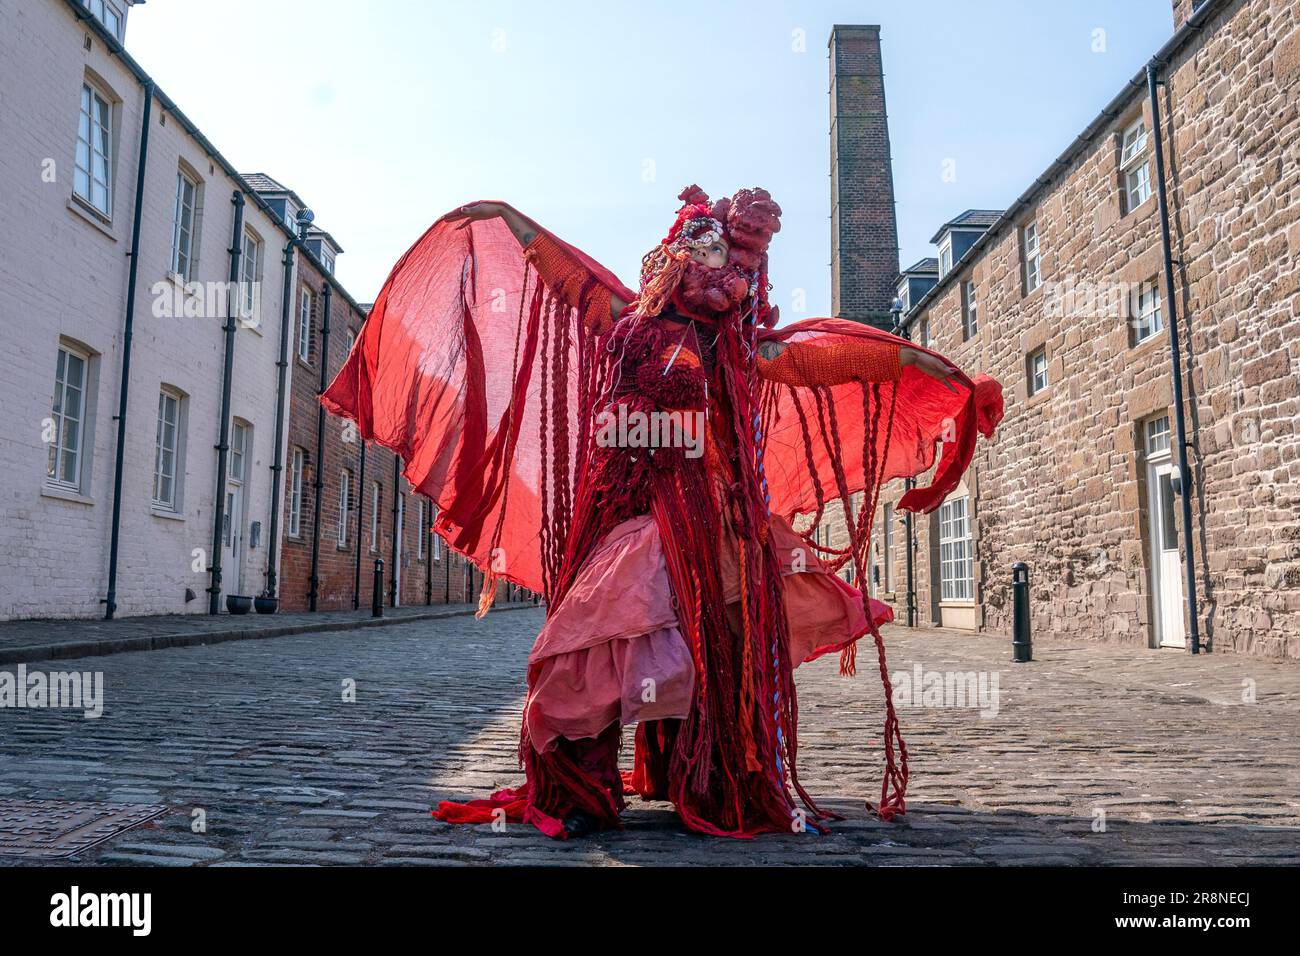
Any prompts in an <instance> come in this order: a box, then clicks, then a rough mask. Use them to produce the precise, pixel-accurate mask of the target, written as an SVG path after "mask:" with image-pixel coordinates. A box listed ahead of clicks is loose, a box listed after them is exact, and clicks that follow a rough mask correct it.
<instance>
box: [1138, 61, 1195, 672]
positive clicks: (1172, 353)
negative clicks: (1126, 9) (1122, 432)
mask: <svg viewBox="0 0 1300 956" xmlns="http://www.w3.org/2000/svg"><path fill="white" fill-rule="evenodd" d="M1158 73H1159V66H1158V65H1157V62H1156V61H1155V60H1152V61H1151V62H1150V63H1148V64H1147V91H1148V92H1149V93H1150V95H1151V126H1152V127H1153V130H1152V131H1153V133H1154V136H1153V137H1152V138H1153V140H1154V141H1155V160H1156V201H1157V204H1158V208H1159V210H1160V244H1161V246H1162V247H1163V250H1164V257H1165V290H1166V292H1167V293H1168V295H1167V299H1168V310H1169V358H1170V366H1171V368H1170V374H1171V376H1172V377H1173V386H1174V423H1175V426H1176V428H1177V434H1178V477H1179V483H1180V488H1179V495H1178V497H1179V499H1180V501H1181V503H1182V506H1183V509H1182V510H1183V549H1184V555H1183V558H1184V564H1183V567H1184V570H1185V572H1186V577H1187V623H1188V628H1189V631H1190V638H1191V639H1190V641H1189V642H1188V643H1189V649H1190V650H1191V652H1192V653H1193V654H1199V653H1200V652H1201V635H1200V627H1199V626H1198V623H1197V619H1196V568H1195V566H1194V563H1193V558H1194V553H1193V550H1192V547H1193V535H1192V497H1191V494H1192V482H1191V474H1192V473H1191V469H1190V468H1188V465H1187V425H1186V423H1185V421H1184V417H1185V416H1184V410H1183V372H1182V357H1181V355H1180V354H1179V346H1178V304H1177V300H1178V296H1177V294H1176V289H1177V287H1176V286H1175V284H1174V258H1173V245H1172V243H1171V241H1170V238H1169V200H1168V196H1167V194H1166V192H1165V153H1164V147H1163V145H1162V138H1163V133H1164V129H1163V127H1162V125H1161V122H1160V100H1159V97H1158V96H1157V95H1156V87H1157V86H1161V85H1163V84H1164V81H1163V80H1160V79H1157V75H1158ZM1170 142H1171V143H1172V142H1173V139H1172V136H1171V138H1170Z"/></svg>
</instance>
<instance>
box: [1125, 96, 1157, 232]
mask: <svg viewBox="0 0 1300 956" xmlns="http://www.w3.org/2000/svg"><path fill="white" fill-rule="evenodd" d="M1150 141H1151V136H1150V134H1149V133H1148V132H1147V128H1146V121H1145V120H1143V119H1142V118H1141V117H1139V118H1138V119H1137V120H1135V121H1134V122H1133V123H1131V124H1129V126H1128V128H1127V129H1125V130H1124V134H1123V136H1122V137H1121V138H1120V157H1119V168H1120V176H1121V178H1122V181H1123V183H1124V211H1125V212H1126V213H1128V212H1132V211H1133V210H1134V209H1136V208H1137V207H1138V206H1140V205H1142V204H1143V203H1144V202H1146V201H1147V200H1148V199H1150V198H1151V164H1150V162H1149V161H1148V159H1147V146H1148V145H1149V144H1150Z"/></svg>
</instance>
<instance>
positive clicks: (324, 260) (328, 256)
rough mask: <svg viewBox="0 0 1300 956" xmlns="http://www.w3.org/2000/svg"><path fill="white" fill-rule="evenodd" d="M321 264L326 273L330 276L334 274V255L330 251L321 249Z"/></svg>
mask: <svg viewBox="0 0 1300 956" xmlns="http://www.w3.org/2000/svg"><path fill="white" fill-rule="evenodd" d="M320 264H321V265H323V266H324V267H325V271H326V272H328V273H329V274H330V275H333V274H334V253H332V252H330V251H329V250H328V249H324V248H322V249H321V256H320Z"/></svg>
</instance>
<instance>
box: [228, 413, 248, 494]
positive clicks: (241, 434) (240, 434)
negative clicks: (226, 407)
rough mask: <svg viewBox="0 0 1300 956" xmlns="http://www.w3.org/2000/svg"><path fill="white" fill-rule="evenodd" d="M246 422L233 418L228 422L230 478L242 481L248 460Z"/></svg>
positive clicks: (238, 482) (240, 482) (234, 480)
mask: <svg viewBox="0 0 1300 956" xmlns="http://www.w3.org/2000/svg"><path fill="white" fill-rule="evenodd" d="M250 430H251V429H250V428H249V425H248V422H245V421H241V420H239V419H235V420H234V421H233V422H231V423H230V480H231V481H233V482H236V483H237V484H243V483H244V476H245V475H246V473H247V471H246V468H245V464H246V463H247V461H248V433H249V431H250Z"/></svg>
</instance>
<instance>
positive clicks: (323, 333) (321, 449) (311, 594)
mask: <svg viewBox="0 0 1300 956" xmlns="http://www.w3.org/2000/svg"><path fill="white" fill-rule="evenodd" d="M333 295H334V288H333V286H331V285H330V282H329V279H326V280H325V291H324V294H323V301H322V303H321V330H320V389H319V390H318V391H317V392H316V467H315V469H314V471H315V473H316V474H315V482H314V483H315V486H316V507H315V508H314V509H313V514H312V516H311V590H309V591H308V592H307V610H309V611H314V610H316V597H317V595H318V593H319V591H320V573H319V572H320V499H321V490H322V489H323V488H324V486H325V479H324V478H323V477H322V475H323V472H324V468H325V406H324V405H322V404H321V403H320V397H321V396H322V395H324V394H325V389H326V388H327V387H328V386H329V361H330V309H331V308H332V306H333V303H334V299H333ZM358 545H359V542H358Z"/></svg>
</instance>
